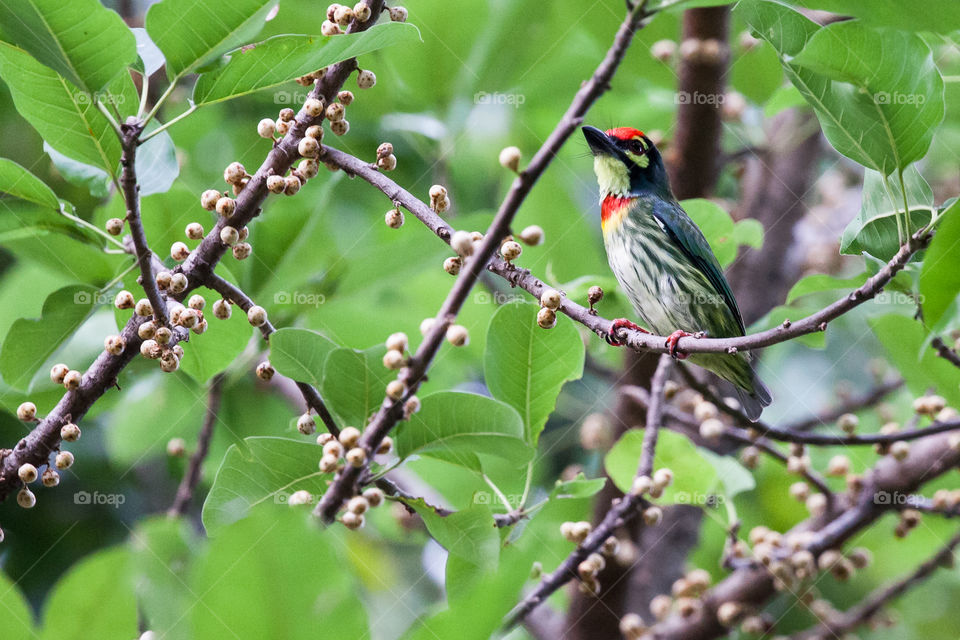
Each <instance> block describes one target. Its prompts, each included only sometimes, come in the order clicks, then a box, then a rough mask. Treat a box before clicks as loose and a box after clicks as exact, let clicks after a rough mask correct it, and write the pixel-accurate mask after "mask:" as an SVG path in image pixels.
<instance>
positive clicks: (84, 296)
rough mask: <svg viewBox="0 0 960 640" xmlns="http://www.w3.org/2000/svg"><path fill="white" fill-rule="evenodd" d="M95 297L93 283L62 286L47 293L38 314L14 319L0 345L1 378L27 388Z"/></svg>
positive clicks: (89, 309)
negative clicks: (91, 285) (91, 284)
mask: <svg viewBox="0 0 960 640" xmlns="http://www.w3.org/2000/svg"><path fill="white" fill-rule="evenodd" d="M96 297H97V290H96V289H95V288H94V287H88V286H78V285H71V286H69V287H63V288H62V289H58V290H56V291H54V292H53V293H51V294H50V295H49V296H47V299H46V300H45V301H44V302H43V311H42V312H41V316H40V317H39V318H20V319H19V320H17V321H16V322H14V323H13V326H12V327H11V328H10V332H9V333H7V337H6V339H5V340H4V341H3V349H0V375H2V376H3V380H4V382H6V383H7V384H9V385H10V386H12V387H15V388H17V389H24V390H25V389H27V387H28V385H29V384H30V380H31V379H32V378H33V375H34V374H35V373H36V372H37V370H39V369H40V367H41V366H43V363H44V362H45V361H46V359H47V358H49V357H50V355H51V354H52V353H53V352H54V351H56V350H57V347H59V346H60V344H61V343H63V342H64V341H65V340H66V339H67V338H69V337H70V336H71V335H73V332H74V331H75V330H76V329H77V327H79V326H80V325H81V324H83V322H84V320H86V319H87V318H88V317H89V316H90V314H91V313H93V310H94V309H95V308H96V307H95V306H94V304H93V302H94V301H95V299H96Z"/></svg>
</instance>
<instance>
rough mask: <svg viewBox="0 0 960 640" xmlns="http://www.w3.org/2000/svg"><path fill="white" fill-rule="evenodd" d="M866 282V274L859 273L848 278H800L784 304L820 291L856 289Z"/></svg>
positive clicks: (817, 275) (817, 274) (816, 276)
mask: <svg viewBox="0 0 960 640" xmlns="http://www.w3.org/2000/svg"><path fill="white" fill-rule="evenodd" d="M866 280H867V274H866V273H861V274H859V275H855V276H852V277H850V278H838V277H836V276H831V275H829V274H826V273H814V274H813V275H809V276H805V277H803V278H801V279H800V280H799V281H798V282H797V283H796V284H795V285H793V287H791V288H790V292H789V293H788V294H787V300H786V304H790V303H791V302H793V301H794V300H796V299H797V298H802V297H803V296H808V295H810V294H812V293H820V292H822V291H836V290H838V289H856V288H857V287H859V286H861V285H862V284H863V283H864V282H866Z"/></svg>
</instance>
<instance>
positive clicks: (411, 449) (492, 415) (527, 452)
mask: <svg viewBox="0 0 960 640" xmlns="http://www.w3.org/2000/svg"><path fill="white" fill-rule="evenodd" d="M328 366H329V363H328ZM422 406H423V408H422V409H420V411H419V412H418V413H415V414H413V415H412V416H410V420H409V421H407V422H405V423H403V424H402V425H401V426H400V427H399V428H398V431H397V437H396V447H397V455H399V456H400V457H401V458H408V457H410V456H412V455H419V456H427V457H430V458H436V459H438V460H443V461H445V462H449V463H451V464H456V465H459V466H462V467H466V468H467V469H471V470H473V471H482V469H483V465H482V462H481V460H480V459H479V457H478V456H479V455H490V456H495V457H498V458H503V459H504V460H507V461H508V462H511V463H513V464H515V465H517V466H520V465H522V464H524V463H526V462H527V461H529V460H530V458H531V457H532V456H533V449H532V448H531V447H530V446H528V445H527V444H526V443H525V442H524V440H523V433H524V429H523V422H522V420H521V419H520V415H519V414H518V413H517V412H516V411H515V410H514V409H513V408H512V407H511V406H510V405H507V404H504V403H502V402H498V401H497V400H494V399H492V398H488V397H486V396H480V395H476V394H473V393H462V392H459V391H441V392H438V393H434V394H431V395H429V396H426V397H425V398H423V399H422Z"/></svg>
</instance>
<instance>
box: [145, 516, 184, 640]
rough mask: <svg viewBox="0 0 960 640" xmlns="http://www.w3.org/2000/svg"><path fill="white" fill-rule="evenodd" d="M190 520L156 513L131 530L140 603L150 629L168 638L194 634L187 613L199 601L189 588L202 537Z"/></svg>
mask: <svg viewBox="0 0 960 640" xmlns="http://www.w3.org/2000/svg"><path fill="white" fill-rule="evenodd" d="M193 529H194V526H193V525H192V523H190V522H189V521H188V520H186V519H182V518H169V517H167V516H166V515H161V516H152V517H150V518H147V519H144V520H141V521H140V522H138V523H137V525H136V528H135V529H134V530H133V531H131V532H130V538H129V540H128V542H127V548H128V549H129V550H130V556H131V565H132V572H133V575H134V584H135V585H136V587H135V588H136V595H137V602H138V604H139V606H140V607H141V609H142V610H143V615H144V617H145V618H146V619H147V620H149V621H150V630H151V631H154V632H155V633H157V634H158V635H160V636H161V637H164V638H169V639H171V640H173V639H174V638H187V637H189V636H190V633H189V629H188V628H187V627H188V622H189V621H188V620H187V619H186V618H185V617H184V615H183V612H184V611H188V610H189V609H190V607H191V606H192V605H193V604H194V602H195V601H196V599H195V597H194V595H193V594H191V593H190V590H189V589H188V588H185V587H186V585H188V584H189V580H190V570H191V569H192V568H193V565H194V562H195V561H196V560H197V558H198V556H199V554H200V552H201V548H200V546H201V545H200V542H201V540H200V539H199V538H198V536H197V535H196V533H194V531H193Z"/></svg>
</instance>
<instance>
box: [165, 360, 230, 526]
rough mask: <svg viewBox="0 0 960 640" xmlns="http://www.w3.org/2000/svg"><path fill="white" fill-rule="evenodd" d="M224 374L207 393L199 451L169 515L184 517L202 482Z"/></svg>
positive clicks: (198, 444)
mask: <svg viewBox="0 0 960 640" xmlns="http://www.w3.org/2000/svg"><path fill="white" fill-rule="evenodd" d="M223 380H224V374H222V373H218V374H217V375H215V376H214V377H213V379H212V380H211V381H210V390H209V391H208V392H207V412H206V414H205V415H204V418H203V426H202V427H201V428H200V433H199V434H198V435H197V450H196V451H194V452H193V455H192V456H190V464H189V465H188V466H187V471H186V473H184V474H183V479H182V480H181V481H180V486H179V487H177V495H176V496H175V497H174V499H173V505H171V506H170V509H169V510H168V511H167V515H169V516H172V517H176V516H182V515H183V514H184V513H186V512H187V507H188V506H189V505H190V500H191V499H192V498H193V492H194V490H195V489H196V488H197V484H198V483H199V482H200V472H201V470H202V469H203V461H204V460H205V459H206V457H207V453H208V452H209V451H210V441H211V440H212V439H213V428H214V427H215V426H216V424H217V416H218V414H219V413H220V400H221V399H222V397H223Z"/></svg>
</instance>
